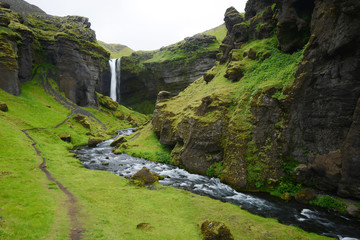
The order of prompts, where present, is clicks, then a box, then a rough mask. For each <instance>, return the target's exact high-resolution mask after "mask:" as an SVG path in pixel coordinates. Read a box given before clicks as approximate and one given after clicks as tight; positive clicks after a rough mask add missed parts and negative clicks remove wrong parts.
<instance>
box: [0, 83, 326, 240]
mask: <svg viewBox="0 0 360 240" xmlns="http://www.w3.org/2000/svg"><path fill="white" fill-rule="evenodd" d="M0 101H1V102H5V103H6V104H7V105H8V107H9V111H8V112H6V113H4V112H0V136H1V139H2V141H1V144H0V216H1V220H0V238H1V239H4V240H10V239H29V240H31V239H67V238H69V228H70V226H71V225H70V221H69V217H68V215H67V208H66V206H67V205H66V200H67V199H66V196H65V195H64V194H63V193H62V192H61V190H60V189H59V188H58V187H57V185H56V184H54V183H52V182H50V181H48V180H47V178H46V176H45V175H44V173H43V172H42V171H41V170H40V169H39V168H38V166H39V164H40V163H41V162H42V158H41V157H40V156H38V155H36V152H35V150H34V149H33V147H32V142H31V141H30V140H29V139H28V138H26V136H25V134H24V133H23V132H22V131H21V130H23V129H30V128H38V129H34V130H31V131H28V134H29V135H30V136H31V137H32V138H33V139H35V141H36V142H37V147H38V148H39V150H40V151H41V153H42V157H45V158H46V160H47V170H48V171H50V172H51V174H52V175H53V176H54V177H55V178H56V179H57V180H58V181H59V182H61V183H62V184H63V185H64V186H65V187H66V188H67V189H68V190H69V191H70V192H71V193H73V194H74V195H75V197H76V198H77V200H78V205H79V206H80V207H81V208H80V219H79V220H80V222H81V223H82V224H83V226H84V228H85V229H86V232H85V233H84V234H83V235H84V239H120V238H124V239H201V236H200V230H199V227H198V226H199V225H201V223H202V222H203V221H205V220H206V219H215V220H217V221H222V222H224V223H225V224H226V225H227V226H228V227H229V228H230V229H231V232H232V234H233V235H234V237H235V239H239V238H241V239H264V238H271V239H326V238H325V237H322V236H318V235H316V234H309V233H306V232H304V231H303V230H300V229H298V228H295V227H291V226H285V225H281V224H279V223H278V222H277V221H276V220H273V219H265V218H262V217H259V216H254V215H252V214H250V213H248V212H247V211H243V210H241V209H240V208H239V207H237V206H234V205H232V204H229V203H222V202H221V201H216V200H213V199H210V198H208V197H204V196H198V195H195V194H192V193H189V192H186V191H183V190H178V189H174V188H171V187H164V186H160V185H155V187H156V189H157V191H151V190H148V189H146V188H141V187H138V186H136V185H133V184H130V183H129V181H128V180H127V179H124V178H121V177H118V176H116V175H114V174H111V173H108V172H101V171H90V170H87V169H85V168H84V167H82V165H81V164H80V162H79V161H78V160H77V159H76V158H74V154H73V153H71V152H69V150H70V149H72V148H73V147H74V146H75V145H79V144H85V143H86V141H87V138H88V137H89V136H87V135H86V134H85V133H86V132H87V131H91V133H92V134H94V135H96V136H97V135H103V136H104V137H105V138H106V137H109V136H108V135H107V133H108V132H109V133H111V132H112V130H113V129H116V128H121V127H125V125H127V126H129V122H126V121H125V123H124V121H119V120H117V118H116V117H115V116H114V113H115V112H116V111H122V112H123V113H124V114H127V113H129V114H130V116H131V118H132V119H133V120H134V119H135V118H136V116H135V115H136V114H135V113H134V112H131V111H130V110H125V109H124V108H123V107H119V109H117V110H116V111H110V110H108V109H105V108H102V111H98V110H96V109H92V108H88V109H87V110H88V111H91V112H92V113H93V114H94V115H95V116H96V117H97V118H98V119H100V120H101V121H102V122H104V123H105V124H106V125H107V127H108V129H107V130H105V129H103V128H102V126H101V125H99V124H98V123H97V122H92V121H91V119H88V121H89V123H90V125H91V129H90V130H88V129H85V128H84V127H83V126H81V125H80V124H79V123H77V122H76V121H73V119H72V118H70V119H69V120H68V121H67V122H65V123H64V124H63V125H62V126H60V127H59V128H55V126H56V125H58V124H59V123H61V122H63V121H64V120H65V119H66V118H67V117H68V116H69V114H70V111H69V110H68V109H66V108H64V107H63V106H61V105H60V104H59V103H57V102H56V101H55V100H54V99H53V97H52V96H49V95H47V94H46V93H45V92H44V90H43V89H42V88H41V86H40V84H39V82H38V81H37V80H34V81H31V82H29V83H27V84H24V85H23V87H22V93H21V95H20V96H18V97H15V96H12V95H10V94H7V93H5V92H4V91H2V90H0ZM138 117H139V118H143V119H145V118H144V117H141V116H140V115H139V116H138ZM143 131H144V132H147V133H148V134H150V138H147V137H146V136H145V135H143V134H139V135H138V136H137V137H136V135H135V136H132V138H137V140H138V143H139V148H143V147H144V148H145V146H146V147H147V148H148V149H150V148H152V147H151V146H153V145H154V143H155V141H156V137H155V136H154V135H151V134H152V133H151V131H150V127H145V128H144V130H143ZM62 132H68V133H70V134H71V137H72V140H71V143H67V142H63V141H61V140H60V138H59V137H58V134H59V133H62ZM140 144H143V145H142V146H141V145H140ZM159 149H161V145H159ZM149 152H151V151H150V150H149ZM156 152H157V151H152V152H151V153H153V154H155V155H156V154H157V153H156ZM158 152H160V154H158V157H160V158H161V159H162V160H163V161H166V158H167V156H165V155H164V154H161V152H164V150H161V151H158ZM143 222H146V223H150V224H151V226H152V228H151V229H149V230H146V231H142V230H139V229H136V226H137V225H138V224H139V223H143Z"/></svg>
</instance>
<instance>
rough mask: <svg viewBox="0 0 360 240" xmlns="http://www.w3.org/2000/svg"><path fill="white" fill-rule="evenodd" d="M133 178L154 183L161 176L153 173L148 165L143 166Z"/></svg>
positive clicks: (146, 182)
mask: <svg viewBox="0 0 360 240" xmlns="http://www.w3.org/2000/svg"><path fill="white" fill-rule="evenodd" d="M131 179H134V180H138V181H141V182H143V183H145V184H148V183H154V182H157V181H158V180H159V178H158V177H157V176H156V175H155V174H153V173H151V172H150V170H149V169H148V168H146V167H143V168H142V169H141V170H139V171H138V172H137V173H135V174H134V175H133V176H132V177H131Z"/></svg>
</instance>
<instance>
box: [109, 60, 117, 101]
mask: <svg viewBox="0 0 360 240" xmlns="http://www.w3.org/2000/svg"><path fill="white" fill-rule="evenodd" d="M109 64H110V72H111V83H110V97H111V98H112V100H114V101H116V59H110V61H109Z"/></svg>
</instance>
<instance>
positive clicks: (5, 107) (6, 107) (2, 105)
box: [0, 102, 9, 112]
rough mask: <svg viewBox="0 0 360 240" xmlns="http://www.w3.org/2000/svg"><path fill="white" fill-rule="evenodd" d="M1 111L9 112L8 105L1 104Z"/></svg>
mask: <svg viewBox="0 0 360 240" xmlns="http://www.w3.org/2000/svg"><path fill="white" fill-rule="evenodd" d="M0 111H3V112H7V111H9V109H8V106H7V105H6V103H2V102H0Z"/></svg>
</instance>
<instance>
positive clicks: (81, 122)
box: [73, 114, 90, 129]
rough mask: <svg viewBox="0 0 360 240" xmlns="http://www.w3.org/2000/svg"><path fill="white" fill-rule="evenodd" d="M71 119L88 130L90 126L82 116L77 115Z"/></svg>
mask: <svg viewBox="0 0 360 240" xmlns="http://www.w3.org/2000/svg"><path fill="white" fill-rule="evenodd" d="M73 119H75V121H76V122H78V123H80V124H81V125H82V126H83V127H84V128H86V129H90V124H89V122H88V121H87V120H86V117H85V116H84V115H82V114H77V115H75V116H74V117H73Z"/></svg>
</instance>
